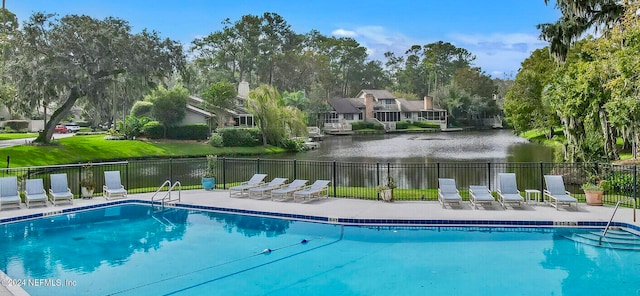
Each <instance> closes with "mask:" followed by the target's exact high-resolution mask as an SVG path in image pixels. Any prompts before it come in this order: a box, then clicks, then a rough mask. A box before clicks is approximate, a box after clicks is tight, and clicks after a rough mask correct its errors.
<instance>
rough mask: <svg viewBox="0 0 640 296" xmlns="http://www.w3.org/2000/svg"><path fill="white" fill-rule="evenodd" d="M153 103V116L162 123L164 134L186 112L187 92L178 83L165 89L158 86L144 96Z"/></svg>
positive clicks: (165, 134)
mask: <svg viewBox="0 0 640 296" xmlns="http://www.w3.org/2000/svg"><path fill="white" fill-rule="evenodd" d="M145 100H146V101H149V102H151V103H153V108H152V110H151V114H152V115H153V118H154V119H156V120H157V121H159V122H160V123H162V124H163V125H164V136H165V137H166V136H167V129H168V128H170V127H172V126H174V125H176V124H177V123H179V122H180V121H181V120H182V119H183V118H184V116H185V114H186V112H187V102H188V100H189V92H188V91H187V90H186V89H185V88H183V87H182V86H180V85H177V86H174V87H173V88H171V89H169V90H167V89H165V88H164V87H162V86H160V87H158V88H157V89H155V90H153V91H152V92H151V94H149V95H147V96H146V97H145Z"/></svg>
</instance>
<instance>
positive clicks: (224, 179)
mask: <svg viewBox="0 0 640 296" xmlns="http://www.w3.org/2000/svg"><path fill="white" fill-rule="evenodd" d="M226 166H227V158H226V157H223V158H222V189H225V190H226V189H227V167H226Z"/></svg>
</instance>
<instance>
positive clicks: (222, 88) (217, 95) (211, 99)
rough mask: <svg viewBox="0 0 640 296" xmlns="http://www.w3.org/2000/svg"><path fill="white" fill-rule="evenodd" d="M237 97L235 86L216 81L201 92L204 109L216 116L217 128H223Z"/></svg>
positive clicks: (226, 82)
mask: <svg viewBox="0 0 640 296" xmlns="http://www.w3.org/2000/svg"><path fill="white" fill-rule="evenodd" d="M237 95H238V91H237V90H236V86H235V85H234V84H232V83H231V82H228V81H218V82H216V83H214V84H212V85H211V86H210V87H209V88H208V89H206V90H205V91H204V92H202V99H203V100H204V103H205V104H204V108H205V109H206V110H209V111H212V112H213V113H215V114H216V119H217V121H218V126H224V123H225V122H224V121H225V118H226V116H227V115H228V114H229V109H232V108H233V107H234V106H235V104H236V96H237Z"/></svg>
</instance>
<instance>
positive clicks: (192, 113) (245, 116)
mask: <svg viewBox="0 0 640 296" xmlns="http://www.w3.org/2000/svg"><path fill="white" fill-rule="evenodd" d="M248 94H249V83H247V82H246V81H242V82H240V84H239V86H238V95H237V96H236V104H235V106H234V107H233V109H226V110H225V111H226V114H214V113H211V112H208V111H206V110H204V109H203V108H202V106H203V105H204V101H203V100H202V99H201V98H198V97H195V96H189V101H188V102H187V114H186V116H185V118H184V119H183V120H182V122H180V125H186V124H196V123H206V124H207V125H208V126H209V127H210V129H212V130H213V129H215V128H216V127H217V125H218V121H217V116H223V117H224V120H223V121H222V122H224V123H225V124H224V126H226V127H228V126H235V127H254V126H255V121H254V120H253V115H252V114H250V113H249V112H248V111H247V110H246V108H245V107H244V99H245V98H246V96H247V95H248Z"/></svg>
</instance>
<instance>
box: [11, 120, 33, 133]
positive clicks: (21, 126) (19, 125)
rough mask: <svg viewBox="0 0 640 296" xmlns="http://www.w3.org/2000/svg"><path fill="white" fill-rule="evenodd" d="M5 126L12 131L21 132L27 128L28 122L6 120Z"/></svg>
mask: <svg viewBox="0 0 640 296" xmlns="http://www.w3.org/2000/svg"><path fill="white" fill-rule="evenodd" d="M5 125H6V126H8V127H9V128H10V129H12V130H14V131H23V130H26V129H28V128H29V121H27V120H7V122H6V124H5Z"/></svg>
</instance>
